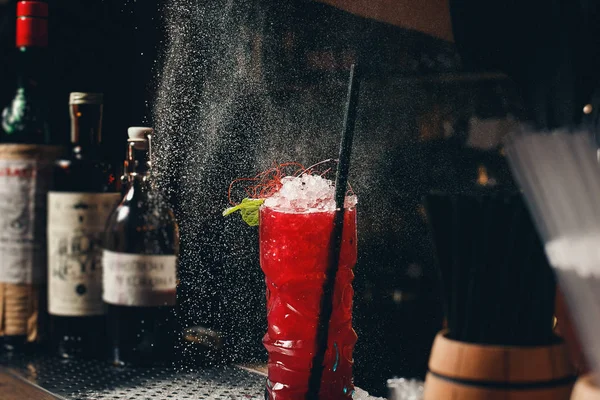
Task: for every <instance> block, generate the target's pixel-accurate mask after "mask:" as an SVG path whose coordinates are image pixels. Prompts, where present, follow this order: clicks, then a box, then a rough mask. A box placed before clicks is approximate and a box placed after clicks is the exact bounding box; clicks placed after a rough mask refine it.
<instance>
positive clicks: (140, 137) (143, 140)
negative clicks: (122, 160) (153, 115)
mask: <svg viewBox="0 0 600 400" xmlns="http://www.w3.org/2000/svg"><path fill="white" fill-rule="evenodd" d="M152 132H154V129H152V128H147V127H144V126H132V127H131V128H129V129H127V135H128V136H129V139H127V141H128V142H130V143H133V147H134V148H135V149H137V150H148V147H149V145H148V136H149V135H152Z"/></svg>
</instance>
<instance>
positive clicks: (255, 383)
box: [0, 355, 264, 400]
mask: <svg viewBox="0 0 600 400" xmlns="http://www.w3.org/2000/svg"><path fill="white" fill-rule="evenodd" d="M0 365H1V366H4V367H6V368H9V369H10V370H11V371H12V372H14V373H16V374H17V375H19V376H21V377H23V378H25V379H26V380H27V381H29V382H31V383H33V384H36V385H38V386H40V387H42V388H44V389H46V390H47V391H49V392H50V393H52V394H54V395H56V396H57V397H59V398H64V399H69V400H109V399H115V400H176V399H182V400H185V399H190V400H191V399H208V400H233V399H235V400H246V399H252V400H263V399H264V394H263V393H264V389H263V388H264V378H263V377H262V376H260V375H258V374H254V373H252V372H248V371H245V370H243V369H241V368H238V367H233V366H229V367H218V368H211V369H198V370H186V371H181V370H178V369H176V368H168V367H167V368H116V367H113V366H111V365H110V364H108V363H104V362H99V361H85V360H81V361H80V360H60V359H57V358H53V357H49V356H36V357H33V356H12V357H10V358H8V357H7V356H5V355H3V356H0ZM0 397H1V396H0Z"/></svg>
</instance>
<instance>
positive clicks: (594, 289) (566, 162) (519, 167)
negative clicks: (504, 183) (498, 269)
mask: <svg viewBox="0 0 600 400" xmlns="http://www.w3.org/2000/svg"><path fill="white" fill-rule="evenodd" d="M506 150H507V155H508V160H509V164H510V166H511V169H512V172H513V175H514V176H515V178H516V180H517V182H518V183H519V185H520V186H521V188H522V190H523V194H524V196H525V199H526V201H527V204H528V206H529V209H530V211H531V214H532V216H533V218H534V221H535V223H536V226H537V228H538V230H539V233H540V235H541V237H542V240H543V241H544V243H545V249H546V255H547V256H548V260H549V262H550V264H552V266H553V267H554V268H555V269H556V272H557V276H558V278H559V282H560V284H561V287H562V288H563V292H564V293H565V295H566V298H567V302H568V305H569V309H570V310H571V313H572V315H573V319H574V321H575V324H576V326H577V330H578V332H579V336H580V339H581V341H582V343H583V345H584V347H585V352H586V355H587V358H588V360H589V361H590V363H591V366H592V367H593V369H594V370H595V371H600V166H599V165H598V160H597V155H596V146H595V145H594V142H593V141H592V138H591V136H590V135H589V134H588V133H587V132H575V133H572V132H566V131H556V132H520V133H516V134H514V135H512V136H511V137H510V138H509V140H508V142H507V146H506Z"/></svg>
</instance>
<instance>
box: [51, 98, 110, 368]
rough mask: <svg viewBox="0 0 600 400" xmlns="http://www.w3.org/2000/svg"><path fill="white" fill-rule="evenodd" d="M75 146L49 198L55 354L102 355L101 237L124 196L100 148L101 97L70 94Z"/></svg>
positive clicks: (58, 169) (62, 161) (58, 167)
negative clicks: (107, 222)
mask: <svg viewBox="0 0 600 400" xmlns="http://www.w3.org/2000/svg"><path fill="white" fill-rule="evenodd" d="M69 109H70V115H71V148H70V152H69V154H68V155H67V156H66V157H64V158H60V159H59V160H57V161H56V163H55V168H54V188H53V190H52V191H50V193H49V195H48V312H49V314H50V333H51V335H50V338H51V343H52V347H53V351H54V352H57V353H58V354H59V355H60V356H61V357H65V358H70V357H75V356H84V357H85V356H99V355H101V354H102V353H103V350H104V349H105V348H104V346H103V345H104V344H106V335H105V316H104V314H105V307H104V303H103V302H102V265H101V260H100V257H101V247H102V243H101V239H102V236H103V233H104V228H105V224H106V220H107V218H108V216H109V215H110V213H111V212H112V211H113V209H114V208H115V206H116V205H117V203H118V202H119V200H120V198H121V196H120V194H119V193H118V192H117V179H116V172H115V167H114V165H112V164H111V162H110V158H109V156H108V155H107V152H106V150H105V148H104V147H103V146H102V110H103V95H102V93H81V92H74V93H71V94H70V98H69Z"/></svg>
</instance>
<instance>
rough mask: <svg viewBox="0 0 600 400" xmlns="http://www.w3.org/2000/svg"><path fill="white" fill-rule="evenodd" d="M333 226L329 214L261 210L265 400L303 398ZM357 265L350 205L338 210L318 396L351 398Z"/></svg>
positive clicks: (352, 215) (324, 397)
mask: <svg viewBox="0 0 600 400" xmlns="http://www.w3.org/2000/svg"><path fill="white" fill-rule="evenodd" d="M332 229H333V212H315V213H305V214H301V213H285V212H279V211H275V210H273V209H270V208H266V207H262V208H261V210H260V226H259V232H260V265H261V268H262V270H263V272H264V273H265V276H266V278H265V281H266V284H267V319H268V323H269V327H268V330H267V333H266V334H265V336H264V338H263V344H264V345H265V348H266V349H267V351H268V353H269V364H268V367H269V378H268V379H267V389H268V392H269V398H270V399H272V400H296V399H297V400H304V398H305V395H306V391H307V389H308V377H309V374H310V366H311V363H312V358H313V356H314V352H315V345H316V343H315V335H316V328H317V323H318V318H319V306H320V301H321V295H322V293H323V282H324V280H325V271H326V269H327V254H328V251H329V241H330V235H331V231H332ZM355 264H356V209H351V210H347V211H346V213H345V216H344V233H343V242H342V251H341V255H340V263H339V270H338V273H337V277H336V283H335V291H334V295H333V302H334V303H333V314H332V316H331V321H330V325H329V339H328V346H327V353H326V354H325V370H324V372H323V379H322V383H321V391H320V393H319V398H320V399H327V400H336V399H351V398H352V392H353V391H354V385H353V383H352V364H353V360H352V351H353V349H354V344H355V343H356V338H357V336H356V332H354V330H353V329H352V297H353V295H354V291H353V289H352V280H353V278H354V273H353V272H352V268H353V267H354V265H355Z"/></svg>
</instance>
